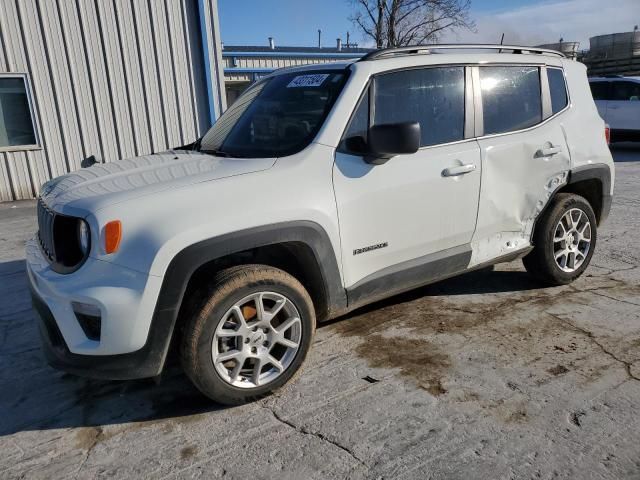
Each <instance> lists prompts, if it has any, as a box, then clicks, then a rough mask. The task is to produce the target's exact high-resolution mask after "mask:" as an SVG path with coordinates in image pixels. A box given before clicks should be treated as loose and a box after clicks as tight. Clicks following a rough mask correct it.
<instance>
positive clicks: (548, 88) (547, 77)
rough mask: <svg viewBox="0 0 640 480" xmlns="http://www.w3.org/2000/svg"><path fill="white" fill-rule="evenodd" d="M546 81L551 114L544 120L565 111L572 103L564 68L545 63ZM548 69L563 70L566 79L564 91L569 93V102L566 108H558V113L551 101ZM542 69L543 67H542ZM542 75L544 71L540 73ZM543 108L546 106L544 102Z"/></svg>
mask: <svg viewBox="0 0 640 480" xmlns="http://www.w3.org/2000/svg"><path fill="white" fill-rule="evenodd" d="M543 68H544V70H545V72H544V79H545V80H544V81H545V83H546V84H547V93H548V95H547V97H548V99H549V116H548V117H544V115H543V118H544V120H546V119H547V118H551V117H553V116H555V115H558V114H560V113H562V112H564V111H565V110H566V109H568V108H569V105H571V97H569V84H568V83H567V75H566V74H565V72H564V68H562V67H556V66H553V65H545V66H544V67H543ZM548 69H552V70H560V72H562V79H563V80H564V91H565V94H566V95H567V104H566V105H565V106H564V108H562V109H560V110H558V111H557V112H556V113H553V103H552V102H551V87H550V86H549V73H548V71H547V70H548ZM541 70H542V69H541ZM540 75H541V76H542V73H541V74H540ZM542 91H543V92H544V85H543V86H542ZM543 108H544V104H543ZM543 113H544V112H543Z"/></svg>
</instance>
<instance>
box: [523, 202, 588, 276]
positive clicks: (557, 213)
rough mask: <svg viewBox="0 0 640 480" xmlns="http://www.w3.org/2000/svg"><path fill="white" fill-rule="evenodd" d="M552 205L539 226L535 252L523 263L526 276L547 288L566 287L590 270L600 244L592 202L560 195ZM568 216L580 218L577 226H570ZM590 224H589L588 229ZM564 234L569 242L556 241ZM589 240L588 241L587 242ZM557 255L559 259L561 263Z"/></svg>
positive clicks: (536, 234)
mask: <svg viewBox="0 0 640 480" xmlns="http://www.w3.org/2000/svg"><path fill="white" fill-rule="evenodd" d="M551 202H552V203H551V205H549V207H548V208H547V210H546V211H545V212H544V213H543V214H542V217H541V218H540V219H539V221H538V223H537V225H536V228H535V231H534V234H533V245H534V248H533V250H532V251H531V252H530V253H529V254H528V255H527V256H525V257H524V258H523V259H522V263H524V266H525V268H526V269H527V272H529V273H530V274H531V275H533V276H534V277H535V278H536V279H538V280H539V281H541V282H542V283H544V284H545V285H549V286H555V285H566V284H568V283H571V282H573V281H574V280H575V279H576V278H578V277H579V276H580V275H582V273H583V272H584V271H585V270H586V268H587V267H588V266H589V262H590V261H591V257H592V256H593V252H594V250H595V247H596V240H597V222H596V216H595V214H594V213H593V208H591V205H590V204H589V202H588V201H587V200H585V199H584V198H583V197H581V196H579V195H575V194H572V193H558V194H557V195H556V196H555V197H554V198H553V200H551ZM580 213H581V216H580ZM568 215H570V216H571V219H572V221H575V219H576V218H578V220H577V223H578V224H577V226H574V225H572V224H570V223H569V217H568ZM561 220H562V221H563V223H562V225H560V221H561ZM587 220H588V222H589V224H588V226H586V227H585V225H586V221H587ZM581 229H584V230H583V237H581V236H580V235H579V233H578V231H579V230H581ZM563 233H564V238H565V239H568V240H564V241H554V238H555V239H557V238H559V237H561V236H562V235H563ZM569 234H570V236H569ZM587 236H588V237H589V241H587V240H586V237H587ZM576 242H577V243H576ZM563 251H564V252H565V253H564V254H563V253H562V252H563ZM556 255H560V256H559V258H558V261H556ZM572 258H573V262H572V261H571V259H572ZM563 263H564V266H563V265H562V264H563ZM572 263H573V265H572Z"/></svg>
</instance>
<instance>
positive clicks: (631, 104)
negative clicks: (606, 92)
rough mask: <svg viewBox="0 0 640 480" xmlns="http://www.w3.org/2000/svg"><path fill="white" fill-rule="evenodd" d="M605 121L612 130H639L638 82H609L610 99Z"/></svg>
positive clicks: (639, 89) (639, 85)
mask: <svg viewBox="0 0 640 480" xmlns="http://www.w3.org/2000/svg"><path fill="white" fill-rule="evenodd" d="M607 122H608V123H609V127H610V128H611V129H612V130H618V131H625V130H626V131H629V130H636V131H640V82H632V81H629V80H615V81H612V82H611V99H610V100H609V101H608V103H607Z"/></svg>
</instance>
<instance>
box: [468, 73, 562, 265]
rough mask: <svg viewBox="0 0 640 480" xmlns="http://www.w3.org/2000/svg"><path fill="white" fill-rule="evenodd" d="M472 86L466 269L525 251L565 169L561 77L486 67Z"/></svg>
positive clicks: (559, 75)
mask: <svg viewBox="0 0 640 480" xmlns="http://www.w3.org/2000/svg"><path fill="white" fill-rule="evenodd" d="M474 79H476V81H477V83H478V84H479V85H480V89H479V90H480V98H479V99H477V102H476V105H477V106H478V107H479V108H477V110H476V112H477V115H478V117H477V118H476V128H478V130H479V131H478V132H477V133H478V137H479V138H478V144H479V145H480V152H481V157H482V186H481V191H480V206H479V210H478V224H477V228H476V232H475V235H474V241H473V247H474V251H473V257H472V260H471V265H477V264H480V263H484V262H486V261H489V260H492V259H495V258H498V257H502V256H507V255H509V254H511V253H513V252H516V251H518V250H521V249H523V248H525V247H527V246H528V245H529V238H530V233H531V230H532V228H533V222H534V220H535V218H536V216H537V213H538V212H539V211H540V210H541V209H542V208H543V207H544V205H545V204H546V202H547V200H548V198H549V197H550V194H551V192H552V191H553V190H555V188H557V187H558V186H559V185H561V184H562V183H563V182H564V179H565V178H566V175H567V172H568V171H569V168H570V159H569V153H568V149H567V145H566V142H565V138H564V134H563V131H562V113H563V111H565V109H567V108H568V104H569V102H568V94H567V89H566V82H565V79H564V74H563V71H562V70H561V69H559V68H546V67H545V66H543V65H540V66H538V65H508V66H500V65H496V66H490V65H488V66H480V67H476V70H475V74H474ZM550 91H551V92H552V93H553V95H551V94H550ZM543 93H544V94H543Z"/></svg>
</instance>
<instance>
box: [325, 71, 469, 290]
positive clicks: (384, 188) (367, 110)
mask: <svg viewBox="0 0 640 480" xmlns="http://www.w3.org/2000/svg"><path fill="white" fill-rule="evenodd" d="M466 83H470V82H465V68H464V67H434V68H422V69H412V70H405V71H398V72H393V73H388V74H383V75H378V76H377V77H375V78H374V80H373V82H372V84H371V87H370V88H369V90H368V91H367V92H366V93H365V95H364V97H363V98H362V100H361V101H360V104H359V106H358V107H357V109H356V112H355V113H354V116H353V118H352V121H351V123H350V126H349V128H348V129H347V132H346V133H345V138H349V137H353V136H362V137H365V140H366V135H367V129H368V126H369V125H370V124H388V123H398V122H405V121H418V122H419V123H420V128H421V137H422V138H421V144H422V148H420V150H418V152H416V153H414V154H410V155H398V156H396V157H393V158H391V159H390V160H388V161H387V162H386V163H384V164H382V165H371V164H368V163H366V162H365V159H364V158H363V157H362V156H360V155H357V154H354V153H350V152H349V151H348V150H347V149H346V147H342V146H341V147H340V148H339V149H338V152H337V153H336V161H335V166H334V173H333V178H334V188H335V195H336V202H337V208H338V217H339V222H340V236H341V241H342V252H343V259H342V260H343V270H344V274H345V281H346V286H347V287H348V289H350V290H351V291H352V292H353V291H355V290H359V292H360V293H358V294H353V295H351V299H352V300H353V299H354V297H355V301H356V302H357V300H358V298H357V297H358V296H359V295H360V294H362V293H363V292H364V291H366V292H367V293H368V295H369V296H375V295H376V294H378V293H379V294H381V295H384V294H387V293H389V292H393V291H399V290H402V289H406V288H410V287H411V286H415V285H416V284H419V283H421V282H424V281H425V280H427V279H429V278H430V277H433V276H434V275H438V274H440V273H443V272H444V270H447V269H448V270H459V269H461V268H465V267H466V265H467V263H468V261H469V255H470V249H469V242H470V240H471V237H472V235H473V231H474V228H475V223H476V214H477V206H478V193H479V188H480V162H479V158H480V157H479V148H478V145H477V143H476V141H475V140H474V139H473V138H467V139H466V140H465V102H466V101H467V100H469V98H468V95H466V90H467V89H466ZM469 88H470V85H469ZM470 136H471V137H472V135H470ZM343 143H344V142H343ZM430 266H431V267H430ZM429 268H431V269H432V270H433V269H435V270H439V271H429ZM425 269H426V270H425ZM367 285H369V287H367Z"/></svg>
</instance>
